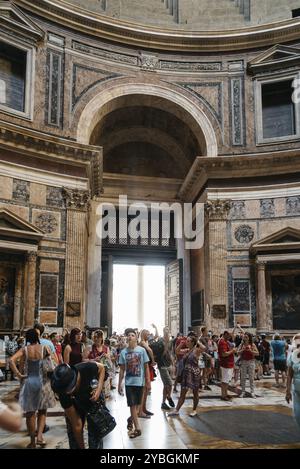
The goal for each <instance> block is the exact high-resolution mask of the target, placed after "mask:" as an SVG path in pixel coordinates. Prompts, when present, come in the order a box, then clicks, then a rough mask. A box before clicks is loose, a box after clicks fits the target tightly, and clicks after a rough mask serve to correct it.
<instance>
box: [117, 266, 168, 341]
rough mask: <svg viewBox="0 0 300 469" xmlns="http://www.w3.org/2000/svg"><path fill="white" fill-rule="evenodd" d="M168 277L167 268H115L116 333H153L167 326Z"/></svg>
mask: <svg viewBox="0 0 300 469" xmlns="http://www.w3.org/2000/svg"><path fill="white" fill-rule="evenodd" d="M165 275H166V268H165V266H164V265H163V266H162V265H132V264H114V265H113V308H112V309H113V315H112V322H113V331H116V332H118V333H123V332H124V330H125V329H126V328H127V327H133V328H138V329H139V330H141V329H144V328H146V329H150V330H151V329H152V327H151V324H156V326H157V327H158V331H159V333H161V332H162V329H163V327H164V325H165Z"/></svg>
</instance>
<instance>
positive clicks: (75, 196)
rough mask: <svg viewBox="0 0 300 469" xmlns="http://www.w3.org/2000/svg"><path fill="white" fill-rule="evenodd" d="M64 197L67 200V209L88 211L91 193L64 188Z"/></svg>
mask: <svg viewBox="0 0 300 469" xmlns="http://www.w3.org/2000/svg"><path fill="white" fill-rule="evenodd" d="M63 196H64V197H65V200H66V207H67V208H68V209H70V208H71V209H76V210H87V208H88V202H89V200H90V192H89V191H82V190H79V189H68V188H66V187H64V188H63Z"/></svg>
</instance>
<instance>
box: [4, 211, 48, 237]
mask: <svg viewBox="0 0 300 469" xmlns="http://www.w3.org/2000/svg"><path fill="white" fill-rule="evenodd" d="M0 236H5V237H9V238H19V239H20V238H22V239H24V240H25V241H26V242H27V241H28V240H33V241H39V240H40V239H41V238H42V237H43V236H44V232H43V231H42V230H40V229H39V228H36V227H35V226H33V225H32V224H31V223H29V222H27V221H26V220H24V219H23V218H21V217H19V216H18V215H16V214H14V213H12V212H11V211H9V210H7V209H1V210H0Z"/></svg>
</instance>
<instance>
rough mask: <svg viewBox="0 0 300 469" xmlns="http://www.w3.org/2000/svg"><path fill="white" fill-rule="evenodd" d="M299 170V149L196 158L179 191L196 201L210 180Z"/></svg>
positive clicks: (179, 194) (290, 172) (179, 196)
mask: <svg viewBox="0 0 300 469" xmlns="http://www.w3.org/2000/svg"><path fill="white" fill-rule="evenodd" d="M297 171H300V154H299V149H293V150H282V151H277V152H273V153H272V152H271V151H270V153H263V152H262V153H256V154H254V155H245V154H244V155H243V154H239V155H235V156H218V157H202V156H199V157H197V158H196V159H195V161H194V163H193V165H192V167H191V169H190V171H189V173H188V174H187V176H186V178H185V180H184V182H183V184H182V186H181V188H180V190H179V192H178V198H180V200H183V201H189V202H191V201H195V199H196V198H197V197H198V195H199V193H200V192H201V191H202V189H203V188H204V187H205V184H206V183H207V181H208V180H209V179H211V178H213V179H233V178H239V179H240V178H249V177H262V176H273V175H274V176H275V175H282V174H293V173H295V172H297Z"/></svg>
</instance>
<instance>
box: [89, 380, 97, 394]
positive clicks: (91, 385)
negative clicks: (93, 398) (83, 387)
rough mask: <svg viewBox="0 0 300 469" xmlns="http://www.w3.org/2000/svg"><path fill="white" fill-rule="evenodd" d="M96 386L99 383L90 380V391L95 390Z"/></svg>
mask: <svg viewBox="0 0 300 469" xmlns="http://www.w3.org/2000/svg"><path fill="white" fill-rule="evenodd" d="M98 384H99V382H98V380H97V379H92V381H91V382H90V387H91V390H92V391H94V389H97V387H98Z"/></svg>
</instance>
